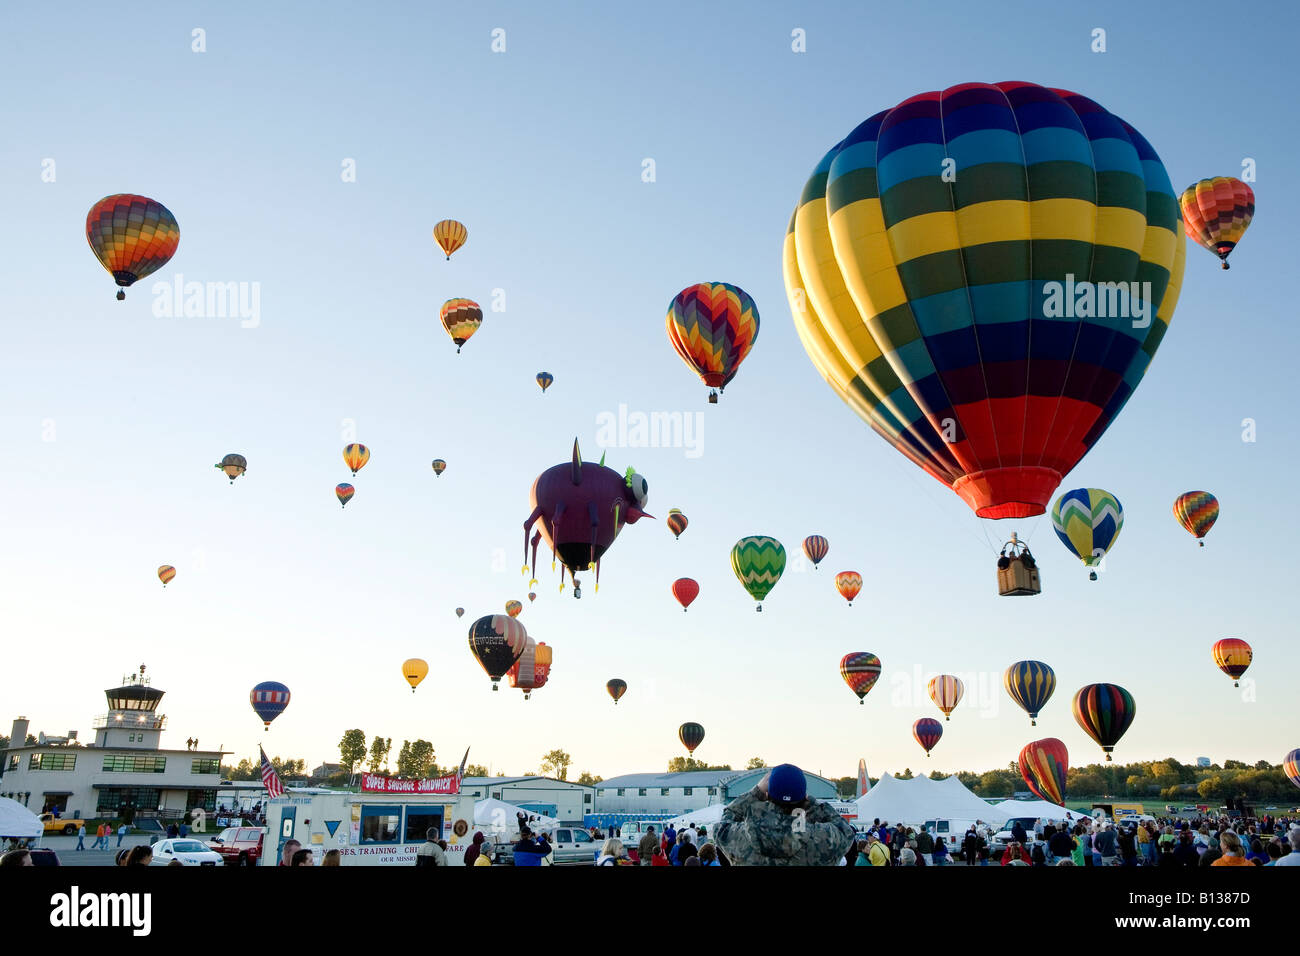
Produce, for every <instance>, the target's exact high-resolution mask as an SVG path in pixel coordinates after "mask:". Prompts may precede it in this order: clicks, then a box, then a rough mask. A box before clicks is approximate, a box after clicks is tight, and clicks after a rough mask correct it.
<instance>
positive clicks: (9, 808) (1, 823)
mask: <svg viewBox="0 0 1300 956" xmlns="http://www.w3.org/2000/svg"><path fill="white" fill-rule="evenodd" d="M44 832H45V825H44V824H43V823H41V818H40V817H38V816H37V815H36V814H34V813H32V811H30V810H28V809H27V808H26V807H25V806H23V805H22V804H21V803H19V802H18V801H17V800H10V799H9V798H8V797H0V837H19V838H26V837H38V836H41V835H42V834H43V833H44Z"/></svg>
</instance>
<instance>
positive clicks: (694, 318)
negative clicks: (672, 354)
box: [668, 282, 758, 404]
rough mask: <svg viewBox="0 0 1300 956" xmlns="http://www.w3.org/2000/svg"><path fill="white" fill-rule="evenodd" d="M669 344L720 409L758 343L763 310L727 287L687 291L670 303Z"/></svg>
mask: <svg viewBox="0 0 1300 956" xmlns="http://www.w3.org/2000/svg"><path fill="white" fill-rule="evenodd" d="M668 341H669V342H671V343H672V346H673V348H674V349H676V350H677V354H678V355H680V356H681V357H682V361H683V362H685V363H686V364H687V366H688V367H689V368H690V369H691V371H693V372H695V374H697V375H698V376H699V377H700V378H701V379H702V380H703V381H704V384H705V385H707V386H709V389H710V391H709V402H710V403H712V404H716V403H717V401H718V391H721V390H723V389H725V388H726V386H727V383H728V382H730V381H731V380H732V379H733V378H735V377H736V372H737V370H738V369H739V368H740V363H741V362H743V361H745V357H746V356H747V355H749V353H750V350H751V349H753V347H754V343H755V342H756V341H758V308H757V306H755V305H754V300H753V299H751V298H750V297H749V294H748V293H747V292H745V290H744V289H741V288H739V287H738V286H734V285H729V284H728V283H726V282H701V283H698V284H697V285H693V286H688V287H687V288H685V289H683V290H682V291H681V292H679V293H677V296H676V298H674V299H673V301H672V302H670V303H668Z"/></svg>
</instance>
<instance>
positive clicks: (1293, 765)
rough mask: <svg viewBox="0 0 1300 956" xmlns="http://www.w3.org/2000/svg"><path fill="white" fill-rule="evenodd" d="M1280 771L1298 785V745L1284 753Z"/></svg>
mask: <svg viewBox="0 0 1300 956" xmlns="http://www.w3.org/2000/svg"><path fill="white" fill-rule="evenodd" d="M1282 772H1283V773H1285V774H1286V778H1287V779H1288V780H1290V781H1291V782H1292V783H1294V784H1295V785H1296V786H1297V787H1300V747H1297V748H1296V749H1295V750H1293V751H1291V752H1290V753H1289V754H1287V755H1286V758H1285V759H1284V760H1283V761H1282Z"/></svg>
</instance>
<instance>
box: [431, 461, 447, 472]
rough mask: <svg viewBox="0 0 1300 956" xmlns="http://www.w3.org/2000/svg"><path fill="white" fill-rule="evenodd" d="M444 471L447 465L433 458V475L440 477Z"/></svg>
mask: <svg viewBox="0 0 1300 956" xmlns="http://www.w3.org/2000/svg"><path fill="white" fill-rule="evenodd" d="M446 470H447V463H446V462H445V461H443V460H442V459H441V458H435V459H434V460H433V473H434V474H435V475H441V474H442V473H443V472H444V471H446Z"/></svg>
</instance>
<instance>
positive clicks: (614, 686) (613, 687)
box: [605, 677, 627, 704]
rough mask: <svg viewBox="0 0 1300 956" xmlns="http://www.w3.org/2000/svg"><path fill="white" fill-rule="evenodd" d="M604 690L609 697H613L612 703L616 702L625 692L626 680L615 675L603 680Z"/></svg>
mask: <svg viewBox="0 0 1300 956" xmlns="http://www.w3.org/2000/svg"><path fill="white" fill-rule="evenodd" d="M605 691H606V692H607V693H608V694H609V696H610V697H613V698H614V703H615V704H617V703H618V699H619V698H620V697H622V696H623V695H624V694H626V693H627V681H625V680H621V679H620V678H617V677H615V678H614V679H613V680H607V681H605Z"/></svg>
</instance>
